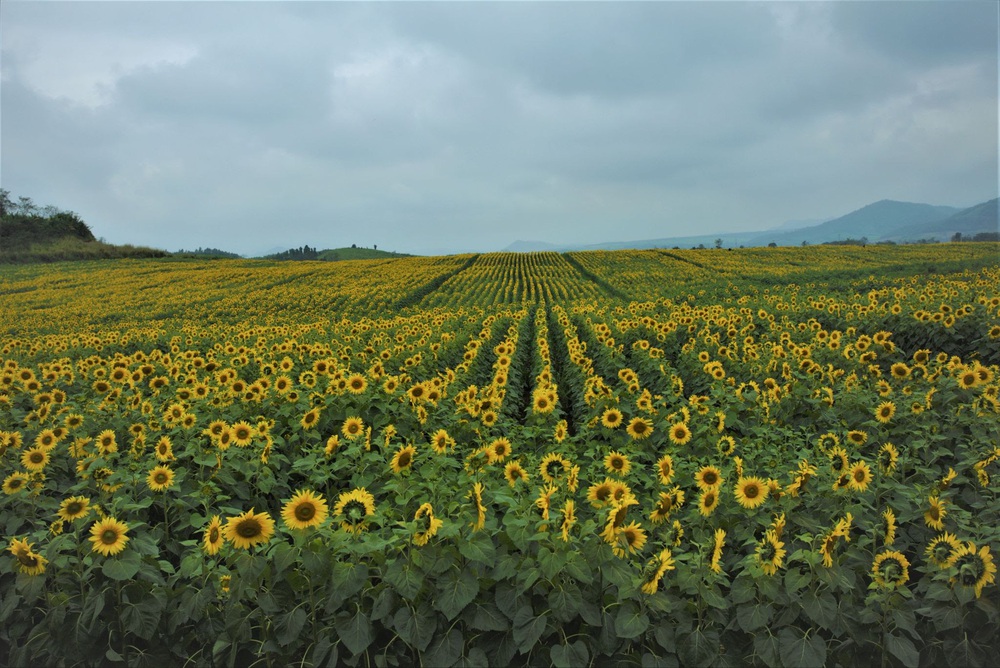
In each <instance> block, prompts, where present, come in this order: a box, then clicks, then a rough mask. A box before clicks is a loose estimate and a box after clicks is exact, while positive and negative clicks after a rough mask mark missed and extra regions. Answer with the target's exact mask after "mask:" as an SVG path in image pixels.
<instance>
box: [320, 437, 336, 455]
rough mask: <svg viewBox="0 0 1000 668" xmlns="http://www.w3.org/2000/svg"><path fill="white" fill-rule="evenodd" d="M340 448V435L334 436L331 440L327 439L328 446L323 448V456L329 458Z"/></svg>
mask: <svg viewBox="0 0 1000 668" xmlns="http://www.w3.org/2000/svg"><path fill="white" fill-rule="evenodd" d="M339 447H340V436H339V435H338V434H333V435H332V436H330V438H328V439H326V445H325V446H324V447H323V455H324V456H326V457H327V458H330V457H332V456H333V453H334V452H336V451H337V448H339Z"/></svg>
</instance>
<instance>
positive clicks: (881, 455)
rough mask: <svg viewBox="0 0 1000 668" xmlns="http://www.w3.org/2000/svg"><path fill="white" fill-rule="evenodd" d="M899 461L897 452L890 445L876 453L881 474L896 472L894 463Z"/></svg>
mask: <svg viewBox="0 0 1000 668" xmlns="http://www.w3.org/2000/svg"><path fill="white" fill-rule="evenodd" d="M898 461H899V450H897V449H896V446H895V445H893V444H892V443H886V444H884V445H883V446H882V447H881V448H879V451H878V468H879V470H880V471H882V472H883V473H892V472H893V471H895V470H896V463H897V462H898Z"/></svg>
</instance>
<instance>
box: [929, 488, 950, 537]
mask: <svg viewBox="0 0 1000 668" xmlns="http://www.w3.org/2000/svg"><path fill="white" fill-rule="evenodd" d="M927 502H928V504H929V507H928V508H927V510H926V512H924V522H926V523H927V526H929V527H930V528H932V529H937V530H938V531H942V530H944V516H945V515H947V514H948V511H947V509H946V505H947V504H946V503H945V502H944V501H943V500H941V499H940V498H938V496H937V495H936V494H935V495H933V496H929V497H927Z"/></svg>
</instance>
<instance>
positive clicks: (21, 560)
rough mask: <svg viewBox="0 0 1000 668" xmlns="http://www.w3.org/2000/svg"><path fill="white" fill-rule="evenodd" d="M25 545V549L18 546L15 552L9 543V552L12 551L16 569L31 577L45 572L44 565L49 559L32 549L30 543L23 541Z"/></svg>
mask: <svg viewBox="0 0 1000 668" xmlns="http://www.w3.org/2000/svg"><path fill="white" fill-rule="evenodd" d="M25 545H26V546H27V549H23V547H22V546H19V547H18V550H17V551H16V552H15V550H14V546H13V545H11V552H13V553H14V558H15V559H16V560H17V565H18V569H19V570H20V571H21V572H22V573H24V574H25V575H30V576H32V577H34V576H36V575H41V574H42V573H44V572H45V565H46V564H47V563H49V560H48V559H46V558H45V557H43V556H42V555H40V554H38V553H37V552H35V551H34V550H32V549H31V547H32V545H31V543H25Z"/></svg>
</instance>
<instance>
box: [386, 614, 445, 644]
mask: <svg viewBox="0 0 1000 668" xmlns="http://www.w3.org/2000/svg"><path fill="white" fill-rule="evenodd" d="M436 617H437V615H435V614H434V612H433V611H432V610H431V609H430V608H421V609H418V610H417V611H416V612H415V613H414V612H413V611H411V610H410V608H409V607H408V606H406V605H404V606H403V607H401V608H400V609H399V610H397V611H396V614H395V615H393V618H392V626H393V628H394V629H396V633H398V634H399V637H400V638H401V639H402V640H403V642H405V643H406V644H408V645H410V646H411V647H416V648H417V650H418V651H420V652H423V651H425V650H426V649H427V647H428V645H430V644H431V640H433V639H434V628H435V626H436V621H435V618H436Z"/></svg>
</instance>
